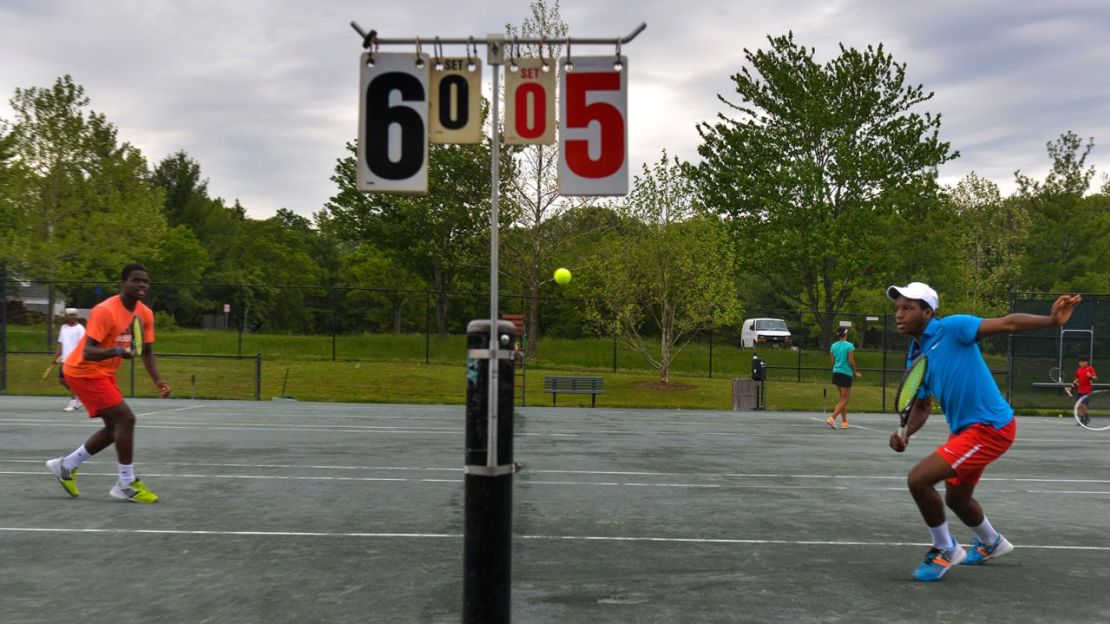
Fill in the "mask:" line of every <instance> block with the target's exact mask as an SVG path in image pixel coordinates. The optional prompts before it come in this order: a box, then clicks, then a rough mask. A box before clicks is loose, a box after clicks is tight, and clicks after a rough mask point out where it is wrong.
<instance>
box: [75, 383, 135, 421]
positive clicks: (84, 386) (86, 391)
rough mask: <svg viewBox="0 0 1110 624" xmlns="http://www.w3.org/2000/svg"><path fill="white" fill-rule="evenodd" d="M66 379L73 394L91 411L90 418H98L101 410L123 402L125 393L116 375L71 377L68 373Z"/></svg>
mask: <svg viewBox="0 0 1110 624" xmlns="http://www.w3.org/2000/svg"><path fill="white" fill-rule="evenodd" d="M66 381H67V382H68V383H69V389H70V390H72V391H73V394H76V395H77V398H79V399H81V402H82V403H84V404H85V409H86V410H88V412H89V418H96V416H97V414H98V413H99V412H100V410H105V409H108V408H109V407H115V406H117V405H119V404H120V403H123V395H122V394H120V391H119V385H117V383H116V376H115V375H112V376H111V377H70V376H69V375H66Z"/></svg>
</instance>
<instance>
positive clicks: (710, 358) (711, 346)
mask: <svg viewBox="0 0 1110 624" xmlns="http://www.w3.org/2000/svg"><path fill="white" fill-rule="evenodd" d="M709 378H710V379H713V330H712V329H710V330H709Z"/></svg>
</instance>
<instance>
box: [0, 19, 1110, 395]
mask: <svg viewBox="0 0 1110 624" xmlns="http://www.w3.org/2000/svg"><path fill="white" fill-rule="evenodd" d="M530 10H531V15H530V17H528V18H527V19H525V20H523V21H522V22H521V24H520V25H519V26H513V25H508V26H506V32H507V34H509V35H512V34H519V35H521V36H530V35H541V34H542V35H546V36H549V37H556V36H560V35H565V33H566V25H565V23H563V22H562V19H561V17H560V16H559V13H558V4H557V3H556V4H554V5H551V6H548V5H547V4H546V3H545V2H543V1H537V2H534V3H533V4H532V5H531V7H530ZM548 47H549V48H551V49H545V50H543V51H542V53H543V55H544V56H545V57H550V56H555V55H557V54H558V52H559V50H558V49H556V48H555V47H553V46H548ZM524 53H525V54H533V55H538V54H540V53H541V50H539V49H538V46H532V47H531V49H530V50H526V51H525V52H524ZM732 80H733V83H734V85H735V92H734V93H730V94H719V95H717V97H718V98H719V99H720V100H721V101H722V102H724V103H726V104H727V105H728V112H727V113H723V114H721V115H720V116H719V117H718V118H717V119H715V120H709V121H706V122H704V123H702V124H700V125H699V127H698V130H699V132H700V135H701V138H702V143H701V145H700V147H699V149H698V152H699V156H700V160H699V161H698V162H683V161H680V160H678V159H675V158H673V157H670V156H668V155H667V153H666V151H663V152H662V153H661V154H660V157H659V159H658V161H656V162H654V163H649V164H647V165H645V166H644V167H643V169H642V170H641V171H640V173H639V174H638V175H636V176H635V179H634V181H633V185H632V191H631V193H630V194H629V195H628V197H626V198H621V199H615V200H599V199H592V198H569V197H562V196H559V195H558V194H557V192H555V190H554V189H555V188H556V180H555V177H556V175H557V173H556V169H557V166H556V154H555V153H554V152H553V150H552V148H550V147H536V146H526V147H519V146H517V147H512V148H508V147H506V148H505V149H503V150H502V154H503V156H502V161H501V163H500V164H499V167H500V169H501V184H502V187H501V189H500V193H501V214H502V220H503V221H502V223H501V228H502V247H501V249H502V251H501V254H502V269H501V270H502V273H503V274H502V275H501V284H502V292H504V293H513V294H517V295H520V296H521V298H520V300H519V301H520V303H519V304H518V303H511V304H510V303H508V302H507V303H506V307H508V308H511V310H510V311H514V312H516V311H522V310H521V308H523V311H524V312H526V314H527V315H528V320H529V322H528V332H529V333H528V335H527V336H526V338H527V342H528V344H529V345H534V344H535V341H536V340H538V339H539V338H540V337H541V336H543V335H564V336H577V335H584V334H599V335H616V336H620V337H621V338H622V339H623V340H624V341H626V344H627V345H628V346H629V347H631V348H633V349H636V350H637V351H640V352H641V353H643V354H644V356H645V357H646V358H648V359H649V361H652V362H653V363H654V364H656V366H657V367H658V368H659V370H660V375H661V378H663V379H664V380H666V379H667V375H668V369H669V361H670V360H671V359H673V357H674V355H675V354H677V352H678V351H680V350H681V348H682V347H683V345H684V344H686V342H687V341H688V340H689V339H690V336H691V335H692V334H693V333H695V332H697V331H699V330H701V329H705V328H710V327H713V328H727V327H735V326H736V325H737V324H738V323H739V321H740V320H741V318H742V317H743V314H744V310H745V309H756V308H794V309H803V310H806V311H807V312H808V313H809V314H811V315H812V319H813V322H814V323H815V324H817V325H818V326H820V331H821V335H822V336H823V338H824V339H826V340H827V339H828V338H829V337H830V336H831V334H832V331H833V329H834V327H833V325H834V323H835V321H836V315H837V313H839V312H845V311H858V310H867V311H870V310H876V309H882V308H884V307H885V306H886V305H887V304H886V302H885V300H884V299H883V295H882V289H883V287H884V286H886V285H887V284H889V283H895V282H899V283H904V282H906V281H910V280H921V281H927V282H929V283H930V284H932V285H933V286H934V287H936V288H937V289H938V291H940V293H941V295H942V297H943V299H944V306H943V307H944V311H946V312H949V313H951V312H955V311H961V312H969V313H976V314H994V313H998V312H1002V311H1004V310H1005V309H1006V306H1007V304H1008V299H1009V293H1010V292H1011V291H1014V290H1018V291H1068V292H1072V291H1088V292H1090V291H1099V292H1107V291H1110V271H1108V270H1107V266H1108V264H1110V245H1108V244H1107V242H1106V241H1107V240H1110V236H1108V234H1110V181H1108V180H1107V177H1106V176H1105V175H1102V176H1101V177H1099V178H1098V179H1097V180H1096V172H1095V170H1094V168H1093V167H1091V166H1089V165H1088V164H1087V158H1088V156H1089V155H1090V153H1091V151H1092V149H1093V148H1094V140H1093V138H1083V137H1082V136H1081V135H1079V134H1077V133H1075V132H1070V131H1069V132H1065V133H1064V134H1062V135H1060V136H1059V137H1056V138H1052V139H1051V140H1049V141H1048V143H1047V144H1046V157H1047V162H1048V163H1049V164H1050V167H1051V168H1050V171H1049V173H1048V174H1047V176H1046V177H1045V178H1044V179H1034V178H1032V177H1030V176H1028V175H1026V174H1024V173H1022V172H1020V171H1017V172H1015V173H1014V176H1015V182H1016V186H1017V190H1016V191H1015V192H1014V193H1013V194H1011V195H1009V196H1005V197H1004V196H1003V195H1002V194H1001V192H1000V189H999V187H998V185H996V184H995V183H993V182H992V181H990V180H987V179H984V178H982V177H981V176H979V175H977V174H975V173H974V172H972V173H969V174H968V175H967V176H966V177H965V178H963V179H962V180H961V181H960V182H959V183H958V184H956V185H955V186H953V187H945V186H942V185H940V184H939V183H938V169H939V167H940V166H942V165H944V164H945V163H949V162H951V161H954V160H956V159H958V157H959V152H958V151H957V150H956V149H955V148H954V147H953V146H952V145H951V144H950V143H949V142H946V141H943V140H941V138H940V136H941V132H940V131H941V115H940V113H936V112H930V111H928V110H927V108H928V106H929V104H930V101H931V99H932V97H933V93H932V92H929V91H927V90H926V89H925V88H924V86H923V85H919V84H914V83H913V82H912V81H911V80H910V79H909V72H908V69H907V67H906V65H905V64H900V63H898V62H896V60H895V59H894V58H893V56H892V55H891V54H890V53H889V52H887V51H886V50H885V48H884V47H883V46H882V45H877V46H868V47H866V48H863V49H857V48H851V47H846V46H843V45H842V46H841V47H840V50H839V54H837V55H836V56H834V57H833V58H832V59H830V60H828V61H825V62H820V61H818V60H817V58H816V51H815V50H814V49H813V48H807V47H806V46H804V45H802V44H800V43H798V42H796V41H795V39H794V37H793V35H792V34H789V33H788V34H785V35H781V36H773V37H768V38H767V40H766V43H765V45H764V46H763V47H762V48H760V49H754V50H747V49H745V50H744V61H743V63H742V65H741V67H740V69H739V70H738V72H737V73H736V74H735V75H733V76H732ZM708 97H712V95H709V96H708ZM10 104H11V108H12V110H13V111H14V117H13V118H12V119H10V120H2V119H0V223H2V224H3V227H0V262H2V263H3V264H4V265H5V266H6V267H7V272H8V274H9V277H10V278H15V279H18V280H22V281H96V280H103V281H109V282H110V281H114V280H115V279H116V271H118V269H119V267H120V266H122V265H123V264H125V263H126V262H130V261H136V260H138V261H143V262H145V263H146V264H147V265H148V267H149V268H150V270H151V274H152V277H153V279H154V280H155V281H156V282H174V283H177V284H179V285H177V286H174V287H173V288H172V289H165V290H164V291H161V292H159V299H158V303H159V307H160V310H161V311H162V312H164V313H165V314H167V315H169V316H170V317H171V318H172V319H173V321H174V322H176V323H177V324H179V325H182V326H198V325H199V323H200V318H201V317H202V315H204V314H211V313H214V312H218V311H219V310H220V308H221V305H222V304H223V303H224V302H225V301H226V300H227V299H228V298H229V297H231V296H233V295H232V294H231V291H227V292H224V291H221V290H220V289H221V288H223V287H222V286H205V285H206V284H211V285H242V287H241V288H236V289H234V293H235V294H234V296H237V297H240V298H242V299H243V301H244V302H245V304H246V306H247V307H248V308H249V310H250V311H251V312H250V314H251V322H250V324H251V325H252V326H262V327H265V328H267V329H268V330H270V331H279V332H282V331H284V332H310V331H325V330H328V329H330V328H331V327H332V326H334V327H336V328H337V329H338V330H339V331H393V332H403V331H412V330H414V329H415V328H417V327H419V328H422V327H423V324H424V322H425V319H424V317H423V314H414V313H412V310H413V309H415V308H416V307H418V306H419V309H420V310H423V306H424V302H425V300H427V301H429V302H430V304H431V307H432V308H433V309H434V324H435V329H436V331H437V332H438V333H440V334H445V333H448V332H454V333H458V332H461V331H462V330H463V327H464V326H465V322H466V320H469V319H470V318H478V317H482V316H485V315H486V314H487V313H488V305H487V306H486V307H483V304H482V302H481V299H480V298H470V299H466V300H462V299H459V298H453V297H452V296H451V293H456V292H461V291H475V292H481V291H484V290H485V289H486V287H487V286H486V285H487V284H488V266H489V263H488V258H489V255H488V254H489V224H488V215H489V204H490V188H489V185H490V175H489V172H490V167H491V164H492V156H491V146H490V144H489V140H488V138H487V140H486V142H484V143H482V144H478V145H433V146H431V148H430V160H429V166H430V175H429V179H430V180H431V187H430V192H429V193H428V194H427V195H426V196H421V197H413V196H398V195H367V194H363V193H359V192H357V191H356V190H355V188H354V178H355V149H354V147H355V146H354V143H353V142H348V143H347V144H346V145H341V146H336V147H337V159H336V164H335V169H334V173H333V175H332V177H331V180H332V181H333V183H334V184H335V192H334V194H333V195H332V197H331V198H330V199H329V200H328V201H327V202H326V203H325V204H324V205H322V206H320V207H319V210H318V211H316V212H314V213H313V214H312V215H311V218H309V217H305V216H301V215H299V214H296V213H294V212H292V211H290V210H287V209H284V208H283V209H280V210H278V212H277V214H275V215H274V216H273V217H270V218H265V219H259V218H252V217H251V216H249V214H248V212H249V209H250V208H251V207H250V206H243V205H242V204H240V203H239V201H237V200H232V201H229V200H227V199H225V198H220V197H213V196H211V194H210V193H209V191H208V180H207V179H206V178H205V176H204V173H203V171H202V167H201V164H200V163H199V162H198V161H197V160H196V159H195V158H193V157H192V156H190V155H189V154H187V153H186V152H184V151H178V152H176V153H173V154H170V155H167V156H164V157H163V158H162V159H161V160H160V161H158V162H157V163H154V164H153V165H152V164H151V162H150V161H148V160H147V156H146V155H144V154H143V153H142V152H141V151H140V150H139V149H138V148H136V147H135V146H134V145H132V144H130V143H128V142H127V141H126V140H124V139H123V138H121V137H120V136H119V135H118V131H117V129H116V127H115V126H114V125H113V124H112V123H111V122H110V121H109V120H108V118H107V116H106V115H104V114H102V113H98V112H95V111H94V110H92V108H91V98H90V97H89V96H88V95H87V94H86V93H85V90H84V89H83V88H82V87H81V86H80V85H79V84H76V83H75V82H74V81H73V79H72V78H71V77H70V76H68V75H67V76H62V77H59V78H57V79H56V80H55V82H54V83H53V84H52V85H50V86H46V87H27V88H20V89H16V91H15V93H14V95H13V97H12V98H11V100H10ZM486 123H487V124H488V123H489V122H488V119H487V122H486ZM488 136H489V134H488V133H487V137H488ZM1096 182H1100V183H1101V184H1100V185H1098V187H1097V188H1095V187H1096ZM560 266H566V267H568V268H570V269H571V270H572V271H573V272H574V275H575V279H574V280H573V281H572V282H571V284H569V285H568V286H566V287H558V286H556V285H555V284H554V283H553V282H551V273H552V271H554V269H555V268H557V267H560ZM279 285H317V286H321V287H337V288H349V287H350V288H377V289H384V290H350V291H346V290H319V291H316V290H312V289H278V288H274V287H275V286H279ZM337 292H338V293H339V294H338V295H337V294H336V293H337ZM425 293H428V294H425ZM578 300H581V303H580V302H579V301H578ZM333 312H334V314H333Z"/></svg>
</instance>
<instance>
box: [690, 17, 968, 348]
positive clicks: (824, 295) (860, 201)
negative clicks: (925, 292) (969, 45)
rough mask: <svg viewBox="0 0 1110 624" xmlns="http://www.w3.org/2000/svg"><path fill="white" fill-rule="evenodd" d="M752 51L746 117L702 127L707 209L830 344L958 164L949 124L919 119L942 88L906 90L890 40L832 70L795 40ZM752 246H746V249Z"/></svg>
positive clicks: (845, 55)
mask: <svg viewBox="0 0 1110 624" xmlns="http://www.w3.org/2000/svg"><path fill="white" fill-rule="evenodd" d="M768 41H769V43H770V47H769V49H766V50H757V51H754V52H753V51H750V50H747V49H745V50H744V55H745V58H746V60H747V63H748V64H749V65H750V66H751V67H750V68H749V67H744V68H743V69H742V70H741V71H740V73H738V74H735V75H734V76H733V77H732V79H733V81H734V82H735V84H736V91H737V94H738V95H739V97H740V103H739V104H736V103H733V102H731V101H730V100H728V99H726V98H725V97H723V96H718V97H719V99H720V100H721V101H722V102H724V103H725V104H727V105H728V106H729V107H730V108H731V109H732V110H733V111H734V112H735V114H736V115H737V118H735V119H732V118H729V117H727V116H725V115H723V114H722V115H719V118H718V121H717V123H715V124H712V125H710V124H708V123H703V124H701V125H700V126H699V127H698V130H699V133H700V134H701V137H702V141H703V143H702V145H701V146H700V147H699V148H698V152H699V154H700V155H701V156H702V159H703V160H702V162H701V163H700V164H699V165H698V166H696V167H694V168H693V170H694V175H696V177H697V179H698V182H699V191H700V201H701V202H702V204H704V206H706V207H707V208H708V209H710V210H713V211H715V212H717V213H718V214H720V215H721V216H723V217H724V218H725V219H726V220H727V222H728V223H729V225H730V226H731V228H732V232H733V236H734V240H735V241H737V243H736V244H737V245H740V244H742V245H743V252H742V253H738V257H739V259H740V262H741V266H742V269H743V270H745V271H749V272H752V273H754V274H756V275H758V276H760V277H762V278H763V279H764V280H766V281H767V282H768V283H769V284H771V285H773V286H774V287H775V288H776V289H777V290H779V291H780V292H781V293H783V296H784V297H785V298H786V299H787V300H789V301H791V302H792V303H795V304H797V305H802V306H804V307H805V308H807V309H808V310H809V311H810V312H811V313H812V314H813V315H814V317H815V318H816V320H817V322H818V323H819V324H820V325H821V329H822V336H823V338H824V339H825V340H826V341H827V339H828V337H829V336H831V334H832V330H833V324H834V319H835V315H836V312H837V311H838V310H840V309H841V307H842V306H843V305H844V303H845V302H846V301H847V300H848V299H849V297H851V295H852V294H853V292H854V291H855V290H856V289H859V288H863V287H875V286H877V285H879V284H878V279H881V277H882V276H885V275H886V267H885V266H884V263H885V262H886V260H887V258H888V256H887V253H886V252H887V251H888V248H887V242H888V240H889V235H890V234H891V233H892V232H893V231H894V230H892V229H891V228H896V227H909V228H911V231H912V232H920V231H923V228H920V226H916V225H915V221H913V220H912V218H911V217H913V216H915V215H919V214H921V213H922V212H923V211H926V210H928V209H929V208H930V207H931V206H933V205H935V197H936V194H937V193H936V170H937V167H938V166H939V165H941V164H943V163H945V162H947V161H949V160H951V159H953V158H955V157H956V156H958V154H957V153H955V152H952V151H951V150H950V148H949V144H948V143H945V142H942V141H940V140H939V138H938V133H939V129H940V116H939V115H937V116H934V115H932V114H931V113H924V114H920V113H916V112H910V111H911V110H913V109H915V108H917V107H919V106H920V105H922V104H924V103H926V102H928V101H929V100H930V99H931V98H932V97H933V94H932V93H926V92H925V91H924V90H923V88H922V87H921V86H920V85H917V86H911V85H908V84H907V83H906V66H905V65H904V64H897V63H895V62H894V59H893V57H892V56H891V55H890V54H888V53H887V52H886V51H885V50H884V49H883V46H882V45H879V46H878V47H877V48H876V47H872V46H868V47H867V48H866V49H865V50H857V49H855V48H846V47H844V46H843V45H841V46H840V54H839V55H838V56H836V57H834V58H832V59H831V60H829V61H828V62H826V63H824V64H821V63H818V62H817V61H816V60H815V59H814V55H815V50H814V49H812V48H806V47H804V46H801V45H798V44H797V43H795V41H794V37H793V34H792V33H791V34H788V35H786V36H780V37H773V38H772V37H768ZM741 242H742V243H741Z"/></svg>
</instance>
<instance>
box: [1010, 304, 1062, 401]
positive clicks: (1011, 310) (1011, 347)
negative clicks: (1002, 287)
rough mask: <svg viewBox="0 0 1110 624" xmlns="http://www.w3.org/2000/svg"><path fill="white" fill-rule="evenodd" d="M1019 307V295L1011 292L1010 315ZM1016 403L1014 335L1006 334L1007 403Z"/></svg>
mask: <svg viewBox="0 0 1110 624" xmlns="http://www.w3.org/2000/svg"><path fill="white" fill-rule="evenodd" d="M1016 305H1017V295H1016V293H1014V291H1012V290H1011V291H1010V314H1013V313H1014V308H1015V307H1016ZM1061 372H1063V371H1061ZM1013 401H1014V335H1013V334H1006V402H1008V403H1010V404H1011V405H1013Z"/></svg>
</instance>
